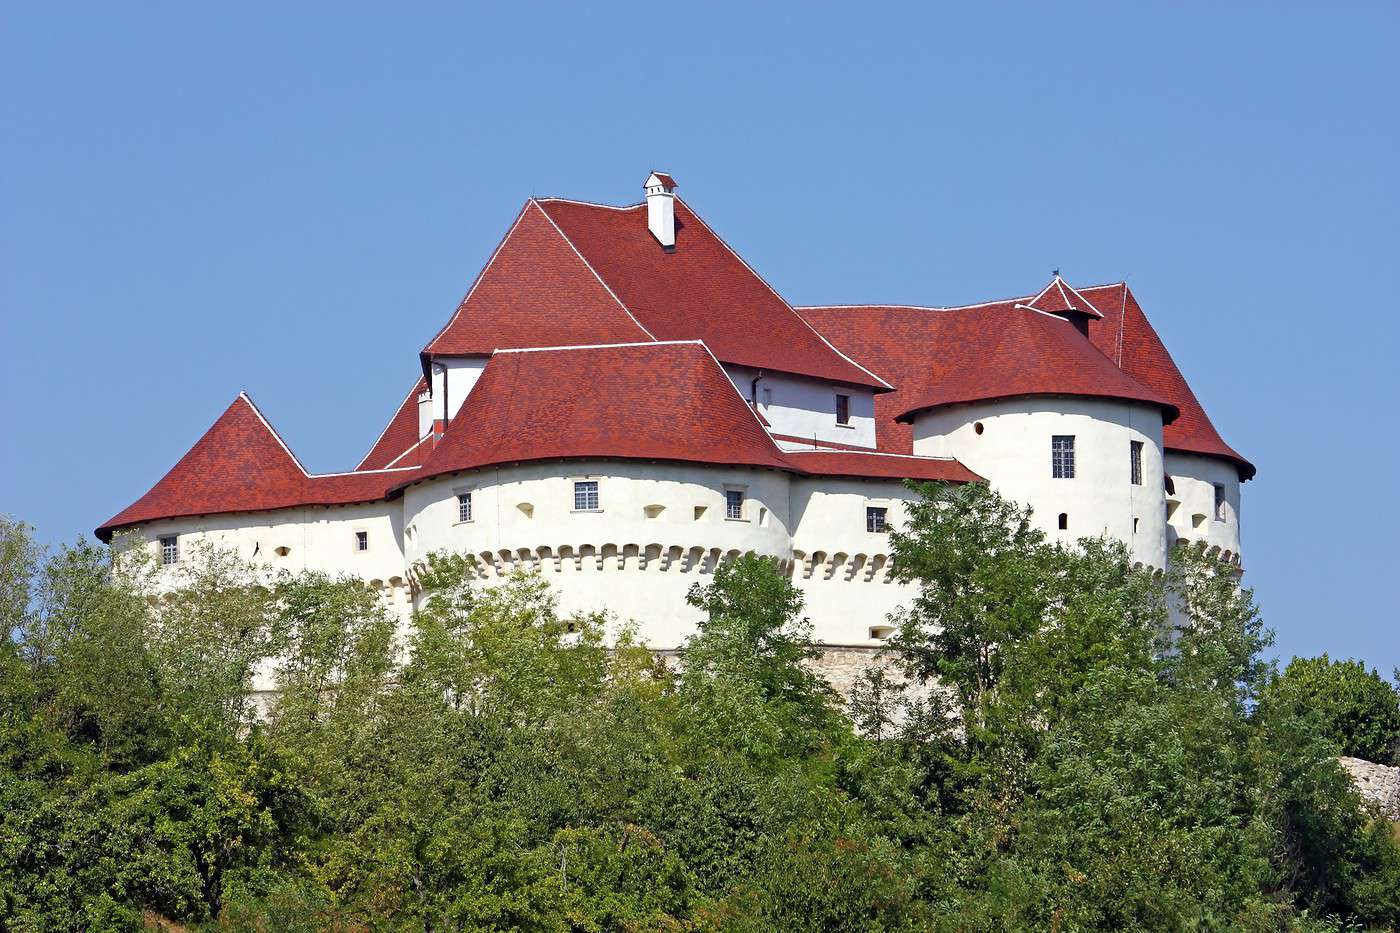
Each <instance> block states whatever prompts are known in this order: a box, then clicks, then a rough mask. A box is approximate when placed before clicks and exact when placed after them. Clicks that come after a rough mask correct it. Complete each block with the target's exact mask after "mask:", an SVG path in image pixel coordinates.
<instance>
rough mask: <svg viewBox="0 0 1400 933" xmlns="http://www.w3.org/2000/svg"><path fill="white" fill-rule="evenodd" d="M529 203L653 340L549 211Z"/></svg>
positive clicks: (536, 203)
mask: <svg viewBox="0 0 1400 933" xmlns="http://www.w3.org/2000/svg"><path fill="white" fill-rule="evenodd" d="M529 203H530V204H533V205H534V206H535V209H536V210H538V211H539V212H540V214H542V215H543V216H544V219H545V220H547V221H549V225H550V226H551V227H553V228H554V232H555V233H558V234H559V235H560V236H561V237H563V238H564V242H565V243H568V244H569V249H571V250H573V251H574V255H575V256H577V257H578V260H579V262H581V263H583V265H584V267H585V268H586V269H588V271H589V272H591V273H593V277H594V278H595V279H597V280H598V284H599V285H601V286H603V288H604V289H606V290H607V293H608V294H609V295H611V296H612V300H613V301H616V302H617V306H618V307H619V308H621V309H622V311H623V313H624V314H626V315H627V316H628V317H629V318H631V319H632V323H633V324H636V325H637V326H638V327H639V328H641V331H642V333H644V334H646V335H647V336H648V337H650V338H651V339H652V340H655V339H656V335H655V334H653V333H652V332H651V331H649V330H647V328H646V325H645V324H643V323H642V322H641V321H639V320H637V316H636V315H635V314H633V313H632V309H631V308H629V307H627V305H625V304H623V302H622V299H621V298H619V297H617V292H615V291H613V290H612V286H611V285H609V284H608V283H607V282H606V281H605V280H604V279H603V277H602V276H601V275H599V274H598V270H597V269H594V268H593V265H592V263H590V262H589V261H588V260H587V259H585V258H584V256H583V253H581V252H579V248H578V246H577V245H575V244H574V241H573V240H571V239H569V235H568V234H567V233H565V232H564V231H563V229H562V228H561V227H560V226H559V225H558V224H557V223H555V222H554V218H553V217H551V216H549V211H547V210H545V209H544V207H543V206H542V205H541V204H540V202H539V201H538V200H536V199H535V198H531V199H530V201H529Z"/></svg>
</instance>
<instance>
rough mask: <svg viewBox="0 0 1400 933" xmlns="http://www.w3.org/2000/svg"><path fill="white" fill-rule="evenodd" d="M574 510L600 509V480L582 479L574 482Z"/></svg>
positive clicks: (592, 510)
mask: <svg viewBox="0 0 1400 933" xmlns="http://www.w3.org/2000/svg"><path fill="white" fill-rule="evenodd" d="M574 511H575V512H596V511H598V481H597V480H580V481H579V482H577V483H574Z"/></svg>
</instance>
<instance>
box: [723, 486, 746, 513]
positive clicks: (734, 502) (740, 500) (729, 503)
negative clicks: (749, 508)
mask: <svg viewBox="0 0 1400 933" xmlns="http://www.w3.org/2000/svg"><path fill="white" fill-rule="evenodd" d="M724 517H725V518H737V519H742V518H743V517H744V492H743V490H741V489H726V490H725V491H724Z"/></svg>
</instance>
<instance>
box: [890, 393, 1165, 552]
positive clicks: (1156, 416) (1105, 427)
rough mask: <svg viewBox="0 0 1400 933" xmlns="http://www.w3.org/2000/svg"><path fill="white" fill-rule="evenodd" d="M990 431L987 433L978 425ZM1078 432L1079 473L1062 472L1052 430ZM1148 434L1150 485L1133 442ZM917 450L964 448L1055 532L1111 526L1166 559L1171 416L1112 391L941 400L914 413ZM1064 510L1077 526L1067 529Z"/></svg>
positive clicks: (964, 456)
mask: <svg viewBox="0 0 1400 933" xmlns="http://www.w3.org/2000/svg"><path fill="white" fill-rule="evenodd" d="M979 424H980V425H981V426H982V433H981V434H978V433H977V426H978V425H979ZM1056 434H1071V435H1074V438H1075V476H1074V478H1073V479H1055V478H1054V477H1052V475H1051V470H1050V444H1051V441H1050V439H1051V437H1052V436H1053V435H1056ZM1130 441H1140V442H1142V444H1143V453H1142V484H1141V485H1134V484H1133V483H1132V482H1130V479H1131V477H1130V472H1129V442H1130ZM914 452H915V453H916V454H923V455H926V456H935V457H956V458H958V460H960V461H962V462H963V463H964V464H965V465H966V466H967V467H968V469H970V470H972V471H974V472H976V473H978V474H980V475H981V476H985V477H987V479H988V480H990V481H991V483H992V486H993V488H995V489H996V490H997V491H998V492H1000V493H1002V494H1003V495H1005V496H1007V497H1008V498H1011V499H1015V500H1016V501H1018V502H1021V503H1023V504H1025V505H1029V506H1030V507H1031V508H1032V510H1033V514H1032V521H1033V522H1034V524H1035V525H1036V526H1037V527H1039V528H1041V529H1042V530H1044V531H1045V532H1046V534H1048V535H1049V536H1050V538H1051V539H1052V540H1060V541H1064V542H1066V543H1072V542H1074V541H1077V540H1078V539H1080V538H1085V537H1096V536H1099V535H1107V536H1109V537H1114V538H1117V539H1119V540H1121V541H1124V542H1127V543H1128V545H1129V547H1130V548H1131V550H1132V554H1133V558H1134V559H1135V560H1139V561H1142V562H1143V563H1145V564H1148V565H1151V566H1153V567H1164V566H1166V521H1165V494H1164V486H1163V459H1162V416H1161V414H1160V412H1159V411H1158V410H1157V409H1156V408H1154V407H1151V406H1147V405H1139V404H1134V403H1130V402H1122V401H1113V400H1108V399H1088V398H1019V399H1007V400H1002V401H994V402H980V403H977V404H972V405H958V406H954V407H950V408H942V409H936V410H934V411H931V412H925V413H923V414H921V415H918V416H917V417H916V419H915V421H914ZM1061 513H1064V514H1065V515H1066V516H1067V517H1068V528H1067V529H1066V530H1064V531H1061V530H1059V527H1058V520H1059V516H1060V514H1061Z"/></svg>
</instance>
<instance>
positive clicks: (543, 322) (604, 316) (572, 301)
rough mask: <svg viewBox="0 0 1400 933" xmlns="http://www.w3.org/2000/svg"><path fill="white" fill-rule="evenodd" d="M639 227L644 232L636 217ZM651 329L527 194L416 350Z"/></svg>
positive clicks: (635, 334)
mask: <svg viewBox="0 0 1400 933" xmlns="http://www.w3.org/2000/svg"><path fill="white" fill-rule="evenodd" d="M642 231H643V232H646V221H645V219H643V222H642ZM651 336H652V335H651V334H649V333H647V332H646V330H645V329H643V328H642V327H641V325H639V324H638V323H637V321H636V320H634V319H633V318H632V316H631V315H629V314H628V313H627V310H626V309H625V308H623V307H622V305H621V304H619V303H618V300H617V299H616V298H615V297H614V296H613V295H611V294H609V292H608V289H607V288H606V287H605V286H604V285H603V283H602V282H601V281H599V279H598V276H597V275H595V274H594V273H593V271H592V270H590V269H589V268H588V265H587V264H586V263H585V262H584V261H583V260H582V259H581V258H580V257H579V254H578V253H577V252H576V251H575V250H574V248H573V247H572V246H571V245H570V244H569V241H568V240H567V239H565V238H564V236H563V235H562V234H561V233H560V232H559V230H558V228H557V227H555V225H554V223H553V222H552V221H551V220H550V218H549V217H548V216H546V214H545V212H544V211H543V210H542V209H541V208H540V206H539V204H538V203H536V202H535V201H533V200H532V201H529V202H527V203H526V205H525V207H524V208H523V209H522V210H521V212H520V216H519V217H517V218H516V222H515V224H514V225H513V226H512V227H511V228H510V231H509V232H508V233H507V234H506V236H505V239H504V240H502V241H501V244H500V246H498V247H497V248H496V252H495V253H494V254H493V255H492V257H491V259H490V261H489V262H487V264H486V268H485V269H483V270H482V271H481V274H480V275H479V276H478V277H477V280H476V282H475V283H474V284H473V285H472V287H471V290H470V291H469V292H467V297H466V298H464V299H462V303H461V304H460V305H459V306H458V307H457V311H456V312H455V313H454V314H453V315H452V319H451V320H450V321H448V323H447V325H446V326H445V327H444V328H443V329H442V330H441V331H439V332H438V334H437V336H436V337H434V338H433V339H432V340H431V341H429V342H428V345H427V346H426V347H424V349H423V356H424V357H425V358H426V357H431V356H472V355H489V354H490V353H491V352H492V351H494V350H502V349H513V348H516V347H559V346H576V345H579V344H590V343H632V342H634V341H638V340H650V339H651Z"/></svg>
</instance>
